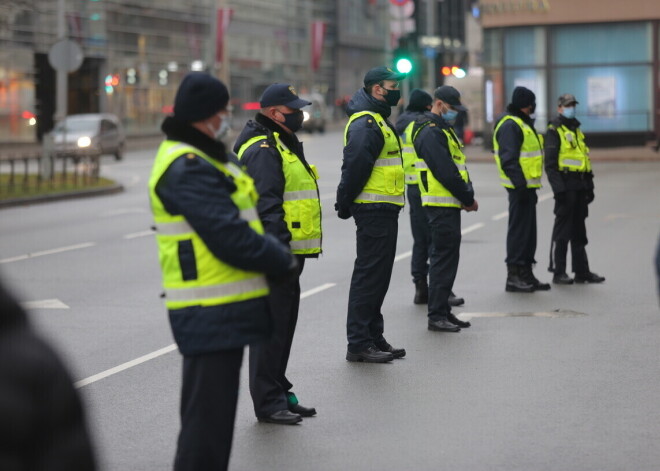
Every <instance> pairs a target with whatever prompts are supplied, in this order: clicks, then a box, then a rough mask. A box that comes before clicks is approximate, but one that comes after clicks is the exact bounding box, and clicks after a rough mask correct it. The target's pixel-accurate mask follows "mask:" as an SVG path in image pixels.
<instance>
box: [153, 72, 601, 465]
mask: <svg viewBox="0 0 660 471" xmlns="http://www.w3.org/2000/svg"><path fill="white" fill-rule="evenodd" d="M404 78H405V75H404V74H399V73H397V72H394V71H392V70H391V69H389V68H386V67H376V68H374V69H372V70H370V71H369V72H368V73H367V74H366V76H365V78H364V87H363V88H361V89H360V90H358V91H357V92H356V94H355V95H354V96H353V98H352V99H351V101H350V102H349V104H348V108H347V113H348V115H349V121H348V124H347V125H346V129H345V133H344V152H343V163H342V169H341V180H340V183H339V186H338V189H337V202H336V205H335V209H336V210H337V212H338V215H339V217H340V218H342V219H348V218H350V217H353V219H354V221H355V224H356V228H357V229H356V249H357V250H356V260H355V265H354V269H353V276H352V278H351V287H350V292H349V301H348V313H347V338H348V349H347V353H346V359H347V360H348V361H359V362H373V363H381V362H388V361H391V360H393V359H395V358H402V357H403V356H405V354H406V351H405V350H404V349H402V348H395V347H393V346H392V345H391V344H390V343H389V342H388V341H387V340H386V339H385V337H384V320H383V314H382V312H381V310H382V305H383V301H384V298H385V295H386V293H387V290H388V288H389V283H390V278H391V274H392V266H393V263H394V257H395V250H396V241H397V232H398V215H399V212H400V210H401V208H402V207H403V205H404V186H405V181H406V180H407V182H408V183H409V185H408V193H409V195H410V194H413V196H415V190H412V189H411V188H412V187H413V184H414V183H415V182H416V185H414V186H415V187H416V188H418V190H419V195H418V198H416V201H418V202H419V203H418V204H417V205H416V206H415V208H414V209H413V211H415V212H416V215H415V218H416V219H415V220H416V224H418V229H420V228H421V230H420V231H417V230H415V229H414V231H413V232H414V233H415V232H419V233H421V234H422V236H421V237H423V238H424V241H422V242H421V244H420V245H421V246H422V247H424V248H423V249H421V253H417V256H416V260H418V261H417V262H413V265H414V266H413V279H414V281H415V282H416V285H419V284H422V280H423V282H424V283H423V284H426V276H427V275H426V272H424V269H423V268H422V269H421V270H419V269H418V268H419V267H420V266H422V267H423V266H424V265H426V260H427V258H430V263H429V265H428V268H427V271H428V276H429V280H428V329H429V330H432V331H444V332H458V331H459V330H460V329H461V328H466V327H469V326H470V323H468V322H464V321H461V320H459V319H457V318H456V317H455V316H454V315H453V314H452V312H451V304H452V303H451V302H450V298H451V296H452V288H453V283H454V279H455V277H456V272H457V269H458V261H459V252H460V241H461V230H460V226H461V216H460V214H461V210H466V211H476V210H477V209H478V207H479V206H478V203H477V201H476V200H475V198H474V190H473V188H472V183H471V181H470V177H469V173H468V171H467V167H466V164H465V162H466V157H465V155H464V154H463V151H462V148H463V144H462V143H461V141H460V140H459V139H458V137H457V136H456V134H455V132H454V131H453V129H452V127H451V122H452V120H453V119H454V118H455V116H456V113H457V112H458V111H459V110H464V109H465V108H464V107H463V105H462V104H461V101H460V94H459V93H458V91H457V90H456V89H454V88H453V87H449V86H443V87H439V88H438V89H437V90H435V92H434V95H433V97H432V98H431V97H430V96H429V98H431V100H428V99H427V98H426V97H424V96H422V97H423V101H424V102H425V103H426V102H428V104H427V105H424V108H427V109H428V108H429V107H430V109H428V110H424V109H422V110H420V112H419V113H418V114H417V116H415V117H414V119H411V120H410V121H409V123H407V124H406V126H405V129H404V132H403V138H404V142H405V144H404V147H403V149H404V150H405V152H406V154H408V156H407V158H408V159H411V162H412V163H410V164H409V165H407V168H408V173H407V175H406V172H405V171H404V166H403V159H402V141H401V140H400V137H399V133H397V130H396V128H395V126H394V125H392V123H390V122H389V120H388V118H389V116H390V113H391V107H393V106H396V105H397V103H398V102H399V100H400V92H399V90H398V84H399V81H400V80H402V79H404ZM516 90H517V91H516V92H514V100H513V101H514V102H515V101H516V97H517V96H518V95H517V94H519V91H518V89H516ZM528 92H529V91H528ZM419 93H421V94H423V93H424V92H421V91H419ZM529 93H531V92H529ZM523 95H525V97H526V100H527V101H529V100H528V99H529V94H527V92H524V93H523ZM532 95H533V94H532ZM228 102H229V94H228V91H227V88H226V87H225V85H224V84H222V82H220V81H219V80H217V79H215V78H213V77H211V76H210V75H207V74H204V73H200V72H194V73H191V74H188V75H187V76H186V77H185V78H184V79H183V81H182V83H181V84H180V86H179V89H178V90H177V94H176V97H175V103H174V113H173V115H172V116H170V117H167V118H166V119H165V121H164V122H163V125H162V130H163V132H164V133H165V135H166V139H165V140H164V141H163V143H162V144H161V146H160V148H159V150H158V153H157V155H156V159H155V162H154V166H153V170H152V175H151V178H150V180H149V195H150V199H151V207H152V212H153V216H154V221H155V229H156V240H157V245H158V251H159V259H160V265H161V270H162V274H163V286H164V289H165V293H164V298H165V304H166V306H167V308H168V313H169V319H170V325H171V328H172V331H173V335H174V338H175V340H176V342H177V345H178V347H179V350H180V352H181V354H182V355H183V382H182V383H183V384H182V391H181V409H180V414H181V431H180V434H179V439H178V446H177V452H176V457H175V469H177V470H195V469H226V468H227V466H228V462H229V455H230V451H231V443H232V437H233V426H234V420H235V414H236V403H237V398H238V386H239V374H240V367H241V362H242V357H243V347H244V346H245V345H250V361H249V368H250V392H251V395H252V400H253V405H254V411H255V415H256V416H257V418H258V420H259V421H262V422H270V423H275V424H295V423H298V422H300V421H301V420H302V418H303V417H311V416H313V415H315V414H316V410H315V409H314V408H311V407H304V406H302V405H301V404H300V403H299V402H298V399H297V397H296V395H295V394H294V393H293V392H292V384H291V382H290V381H289V380H288V378H287V377H286V367H287V363H288V359H289V354H290V349H291V344H292V340H293V335H294V331H295V326H296V321H297V318H298V308H299V301H300V282H299V279H300V278H299V277H300V274H301V273H302V270H303V266H304V263H305V260H306V259H307V258H316V257H318V255H319V254H320V253H321V240H322V230H321V205H320V198H319V190H318V185H317V182H316V181H317V179H318V175H317V172H316V169H315V167H314V166H313V165H311V164H309V163H308V162H307V160H306V158H305V155H304V152H303V146H302V143H301V142H300V141H299V140H298V139H297V137H296V132H297V131H298V130H299V129H300V128H301V126H302V122H303V113H302V110H301V108H303V107H304V106H306V105H309V104H310V103H309V102H307V101H305V100H302V99H300V98H299V97H298V96H297V94H296V92H295V90H294V88H293V87H291V86H290V85H288V84H273V85H271V86H269V87H268V88H267V89H266V90H265V91H264V93H263V94H262V96H261V99H260V105H261V110H260V112H259V113H258V114H257V116H256V117H255V119H254V120H251V121H249V122H248V123H247V125H246V126H245V128H244V129H243V131H242V133H241V135H240V136H239V138H238V139H237V141H236V144H235V147H234V151H235V152H236V154H237V155H234V154H233V153H230V152H227V151H226V150H225V147H224V145H223V144H222V142H220V141H219V139H218V138H219V136H221V135H222V134H223V132H224V131H225V129H226V128H227V122H228V121H227V119H228V117H227V114H228V112H227V104H228ZM526 103H527V102H526V101H525V103H524V104H526ZM516 106H517V105H516ZM530 106H531V105H530ZM509 111H510V114H509V115H507V116H505V117H504V118H503V119H502V121H501V122H500V123H499V124H498V126H497V129H496V133H495V150H496V160H497V162H498V165H499V167H500V174H501V176H502V177H503V178H506V179H507V180H506V181H505V183H506V184H505V186H506V187H507V189H509V192H510V196H509V201H510V221H509V229H510V230H509V236H508V238H510V239H511V238H512V239H515V238H516V237H518V238H522V237H527V238H529V239H530V240H529V241H527V243H525V244H523V243H518V244H515V243H512V244H511V247H515V248H518V247H524V251H523V252H522V255H517V256H518V257H519V258H514V257H516V255H515V254H508V256H507V257H508V258H507V263H508V264H509V265H513V266H519V267H522V268H517V269H516V270H515V273H512V272H511V271H510V277H513V276H517V277H518V278H517V279H510V278H507V285H506V286H507V290H510V284H511V285H512V286H514V287H515V288H516V289H515V290H516V291H531V290H530V289H528V288H527V285H525V283H527V282H528V283H530V284H531V283H532V282H531V278H529V276H530V274H531V264H532V263H534V261H533V255H534V254H533V249H535V244H536V241H535V239H536V233H535V229H536V228H535V225H536V224H535V223H536V221H535V209H534V214H533V215H532V212H531V210H530V208H529V207H528V206H531V205H535V203H536V198H535V188H538V186H540V182H539V181H538V180H540V176H541V165H542V164H541V162H542V157H541V147H540V142H541V141H540V138H539V136H538V135H537V134H536V132H535V131H534V132H530V131H529V130H528V128H529V129H531V130H533V123H532V124H531V125H530V123H528V121H527V120H525V118H524V116H520V115H518V114H515V113H512V112H511V110H509ZM509 122H511V123H513V124H515V126H517V127H518V128H519V131H517V132H518V134H520V136H515V137H514V138H510V139H509V140H507V139H504V138H502V137H501V136H500V134H502V132H503V131H504V130H505V129H506V128H507V127H511V125H510V124H509ZM569 125H573V127H569ZM552 126H554V127H553V128H551V129H556V130H557V132H558V133H559V134H558V136H559V137H558V139H557V140H556V141H555V145H556V147H557V155H558V162H559V163H558V170H559V174H560V177H561V178H563V177H564V174H565V173H566V172H581V173H585V174H586V173H587V172H588V171H590V165H589V164H588V152H587V150H586V147H585V146H584V145H583V143H584V139H583V135H582V134H581V132H580V131H579V129H577V127H579V124H578V125H577V126H575V123H573V122H571V123H563V122H561V123H559V122H557V123H554V122H553V125H552ZM562 126H563V127H562ZM564 127H566V129H572V131H571V132H573V134H574V137H572V138H569V137H567V134H566V132H568V131H564ZM512 129H515V128H512ZM562 133H563V134H562ZM562 135H563V136H564V137H561V136H562ZM521 136H522V137H521ZM517 138H520V139H518V140H520V141H521V143H520V145H519V148H518V149H517V151H515V150H511V143H512V142H514V140H515V139H517ZM532 139H533V140H534V142H532ZM567 143H568V144H567ZM567 145H569V147H570V150H569V147H566V146H567ZM575 149H581V150H583V152H584V155H582V156H578V154H579V152H578V151H576V150H575ZM507 152H508V153H507ZM516 152H517V154H518V155H515V154H516ZM567 152H570V155H569V156H568V157H567V156H566V155H565V154H566V153H567ZM516 158H517V159H518V161H519V162H518V164H517V165H518V168H517V171H518V172H519V173H520V174H521V175H522V179H521V178H518V177H519V175H517V174H516V173H515V172H512V171H511V170H510V169H511V168H514V167H513V164H512V163H511V162H512V161H513V160H514V159H516ZM526 159H529V160H526ZM578 159H582V162H583V164H582V165H581V166H579V165H577V164H572V163H571V161H573V160H578ZM527 162H529V163H527ZM562 165H564V167H565V166H566V165H573V167H571V168H570V169H568V170H567V169H566V168H564V167H562ZM582 180H585V178H581V181H582ZM592 188H593V187H592ZM518 189H524V190H525V191H521V192H518V193H517V191H518ZM528 189H531V190H532V191H534V193H532V192H531V191H528ZM553 190H555V191H557V189H555V185H554V184H553ZM564 191H575V192H577V194H576V195H575V196H574V197H575V198H577V197H583V200H584V201H587V199H589V198H590V199H591V200H593V192H591V193H588V192H587V193H585V192H584V191H583V190H582V189H575V190H573V186H566V188H565V190H564ZM511 195H514V196H511ZM587 196H588V197H589V198H587ZM574 197H567V198H566V199H565V200H564V201H565V204H567V205H568V204H570V202H571V201H573V199H571V198H574ZM411 200H412V198H411ZM558 201H559V200H558ZM525 205H527V206H525ZM521 207H526V208H527V209H526V212H522V214H521V215H519V216H517V215H516V214H515V213H516V211H519V209H520V208H521ZM556 212H557V210H556ZM567 214H568V213H562V215H561V217H562V219H561V221H560V215H559V214H558V216H557V217H558V219H557V221H558V222H557V223H556V225H555V226H556V231H553V241H554V243H555V244H556V247H557V248H556V249H555V251H554V253H553V262H552V263H554V267H556V268H555V270H565V254H566V250H565V249H563V248H562V247H564V246H565V244H564V245H562V244H563V242H562V244H560V241H564V240H569V241H570V242H571V244H572V248H573V264H574V268H576V267H577V268H576V279H575V280H576V281H588V282H598V281H602V280H603V279H602V278H601V277H598V276H597V275H595V274H593V273H591V272H589V271H588V266H587V265H585V264H586V254H585V253H584V245H586V235H584V234H583V232H584V231H583V230H582V228H583V226H584V221H583V220H582V225H581V226H580V223H579V220H580V217H582V215H584V216H585V217H586V214H585V211H583V210H581V209H580V210H576V211H574V212H571V213H570V215H567ZM532 216H533V219H532ZM525 218H527V219H525ZM516 221H518V222H517V223H518V224H523V223H524V224H527V225H528V226H529V227H526V228H525V229H524V230H521V229H519V228H518V227H515V226H514V227H512V224H513V223H516ZM521 221H523V222H521ZM532 223H533V224H532ZM532 225H533V228H532V227H531V226H532ZM557 227H559V228H557ZM567 227H568V228H567ZM413 228H414V226H413ZM575 228H576V229H575ZM555 232H556V237H555ZM532 238H533V239H534V240H533V241H532V240H531V239H532ZM518 242H520V240H518ZM416 243H417V240H416ZM424 243H425V245H423V244H424ZM507 247H509V244H507ZM418 252H419V251H418ZM562 254H563V256H564V263H563V264H562V258H561V257H562ZM576 254H577V255H576ZM509 256H510V257H512V258H511V260H512V262H511V263H509ZM525 257H526V258H525ZM576 258H577V260H578V261H577V262H576ZM415 263H417V265H415ZM415 270H417V271H415ZM559 274H561V273H559ZM531 276H532V277H533V275H531ZM556 278H557V275H556ZM562 280H563V281H562ZM565 281H566V280H564V279H563V278H562V277H559V278H557V281H556V282H565ZM532 286H533V289H532V290H535V289H543V286H541V284H540V282H538V280H537V282H536V284H533V285H532ZM548 288H549V286H548ZM419 294H420V293H419V292H417V293H416V301H417V302H426V300H425V299H420V298H419V296H418V295H419ZM422 294H423V293H422Z"/></svg>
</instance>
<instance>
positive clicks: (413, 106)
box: [406, 88, 433, 111]
mask: <svg viewBox="0 0 660 471" xmlns="http://www.w3.org/2000/svg"><path fill="white" fill-rule="evenodd" d="M432 104H433V97H432V96H431V95H430V94H428V93H426V92H425V91H424V90H420V89H419V88H415V89H414V90H413V91H411V92H410V100H408V107H407V108H406V110H407V111H426V110H427V107H429V106H431V105H432Z"/></svg>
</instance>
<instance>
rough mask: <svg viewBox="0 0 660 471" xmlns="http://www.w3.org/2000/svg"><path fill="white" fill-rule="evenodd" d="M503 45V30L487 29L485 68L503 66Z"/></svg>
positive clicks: (484, 46) (485, 33)
mask: <svg viewBox="0 0 660 471" xmlns="http://www.w3.org/2000/svg"><path fill="white" fill-rule="evenodd" d="M501 44H502V30H501V29H487V30H485V31H484V43H483V48H484V53H483V54H484V67H495V68H499V67H501V66H502V47H501Z"/></svg>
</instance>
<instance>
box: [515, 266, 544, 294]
mask: <svg viewBox="0 0 660 471" xmlns="http://www.w3.org/2000/svg"><path fill="white" fill-rule="evenodd" d="M521 270H522V273H521V276H522V277H523V278H524V279H525V281H526V282H527V283H529V284H531V285H532V286H533V287H534V291H548V290H549V289H550V283H541V282H540V281H539V280H538V279H537V278H536V277H535V276H534V272H532V266H531V265H525V266H523V267H522V268H521Z"/></svg>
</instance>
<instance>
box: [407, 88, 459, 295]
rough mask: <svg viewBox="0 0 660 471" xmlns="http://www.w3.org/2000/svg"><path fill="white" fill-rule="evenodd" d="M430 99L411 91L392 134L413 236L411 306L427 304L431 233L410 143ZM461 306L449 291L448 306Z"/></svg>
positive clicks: (415, 156) (413, 148)
mask: <svg viewBox="0 0 660 471" xmlns="http://www.w3.org/2000/svg"><path fill="white" fill-rule="evenodd" d="M432 105H433V98H432V97H431V95H429V94H428V93H426V92H425V91H424V90H420V89H418V88H415V89H414V90H413V91H411V92H410V100H409V101H408V106H407V107H406V110H405V112H404V113H402V114H401V116H399V119H397V121H396V125H395V126H396V130H397V132H398V133H399V136H401V142H402V154H403V169H404V171H405V179H406V197H407V203H408V208H409V209H408V211H409V212H410V229H411V231H412V236H413V247H412V257H411V259H410V273H411V275H412V279H413V284H414V285H415V296H414V297H413V303H414V304H427V303H428V302H429V284H428V275H429V255H430V252H431V231H430V229H429V222H428V219H427V217H426V212H425V211H424V209H422V200H421V196H420V192H419V183H418V182H419V169H418V168H417V167H416V165H415V164H416V163H417V164H420V163H423V160H420V159H419V157H418V156H417V153H416V152H415V146H414V144H413V141H412V129H413V125H414V122H415V120H416V119H417V118H419V117H420V116H422V115H423V114H424V113H426V112H427V111H431V107H432ZM464 303H465V300H464V299H463V298H459V297H456V295H454V292H453V291H452V292H451V293H450V294H449V305H450V306H460V305H462V304H464Z"/></svg>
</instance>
